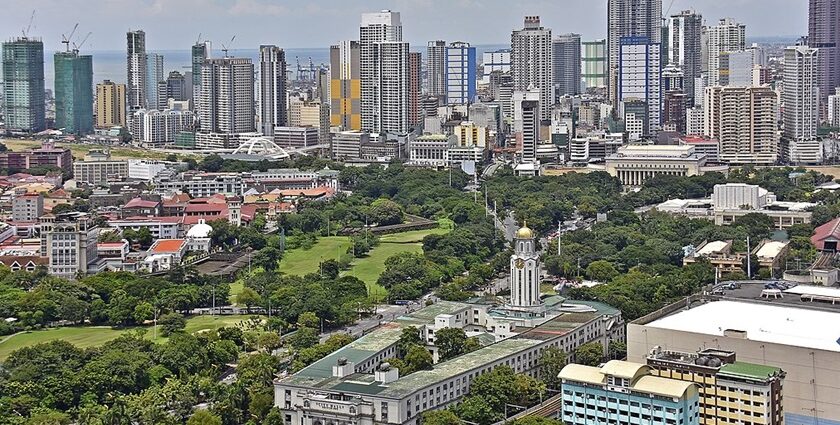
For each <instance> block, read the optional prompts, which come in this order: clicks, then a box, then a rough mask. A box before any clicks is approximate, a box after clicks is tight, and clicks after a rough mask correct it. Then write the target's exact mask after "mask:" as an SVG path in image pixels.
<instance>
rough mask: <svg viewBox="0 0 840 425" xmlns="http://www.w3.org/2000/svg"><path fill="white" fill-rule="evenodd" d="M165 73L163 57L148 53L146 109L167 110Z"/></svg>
mask: <svg viewBox="0 0 840 425" xmlns="http://www.w3.org/2000/svg"><path fill="white" fill-rule="evenodd" d="M163 72H164V71H163V55H161V54H159V53H147V54H146V99H145V103H144V105H145V106H143V107H144V108H146V109H156V110H158V111H162V110H164V109H166V74H164V73H163ZM161 82H163V84H161ZM161 89H163V90H161Z"/></svg>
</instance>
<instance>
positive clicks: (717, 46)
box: [706, 18, 747, 87]
mask: <svg viewBox="0 0 840 425" xmlns="http://www.w3.org/2000/svg"><path fill="white" fill-rule="evenodd" d="M746 28H747V27H746V25H744V24H741V23H738V22H736V21H735V20H734V19H731V18H723V19H721V20H720V21H719V22H718V24H717V25H712V26H709V27H708V28H706V36H707V37H708V52H709V62H708V69H709V82H708V85H707V87H712V86H719V85H722V84H723V81H722V80H721V68H720V56H721V54H723V53H724V52H735V51H741V50H744V49H746Z"/></svg>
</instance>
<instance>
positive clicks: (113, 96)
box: [96, 80, 126, 128]
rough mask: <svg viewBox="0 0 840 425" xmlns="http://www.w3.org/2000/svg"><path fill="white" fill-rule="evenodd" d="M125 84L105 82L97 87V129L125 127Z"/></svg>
mask: <svg viewBox="0 0 840 425" xmlns="http://www.w3.org/2000/svg"><path fill="white" fill-rule="evenodd" d="M125 99H126V89H125V84H116V83H114V82H112V81H110V80H105V81H103V82H101V83H99V84H97V85H96V127H97V128H109V127H115V126H125V111H126V107H125Z"/></svg>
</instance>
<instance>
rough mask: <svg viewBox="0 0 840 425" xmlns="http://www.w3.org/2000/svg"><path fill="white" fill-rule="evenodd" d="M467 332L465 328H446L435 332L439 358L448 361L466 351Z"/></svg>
mask: <svg viewBox="0 0 840 425" xmlns="http://www.w3.org/2000/svg"><path fill="white" fill-rule="evenodd" d="M466 343H467V334H466V333H465V332H464V330H463V329H458V328H444V329H441V330H439V331H438V332H437V333H436V334H435V346H437V348H438V360H439V361H446V360H449V359H452V358H455V357H458V356H460V355H461V354H464V353H465V352H466Z"/></svg>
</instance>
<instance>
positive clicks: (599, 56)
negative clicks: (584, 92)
mask: <svg viewBox="0 0 840 425" xmlns="http://www.w3.org/2000/svg"><path fill="white" fill-rule="evenodd" d="M581 46H582V50H583V54H582V57H581V78H583V83H584V84H585V85H586V88H596V87H606V86H607V40H606V39H601V40H595V41H584V42H582V43H581Z"/></svg>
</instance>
